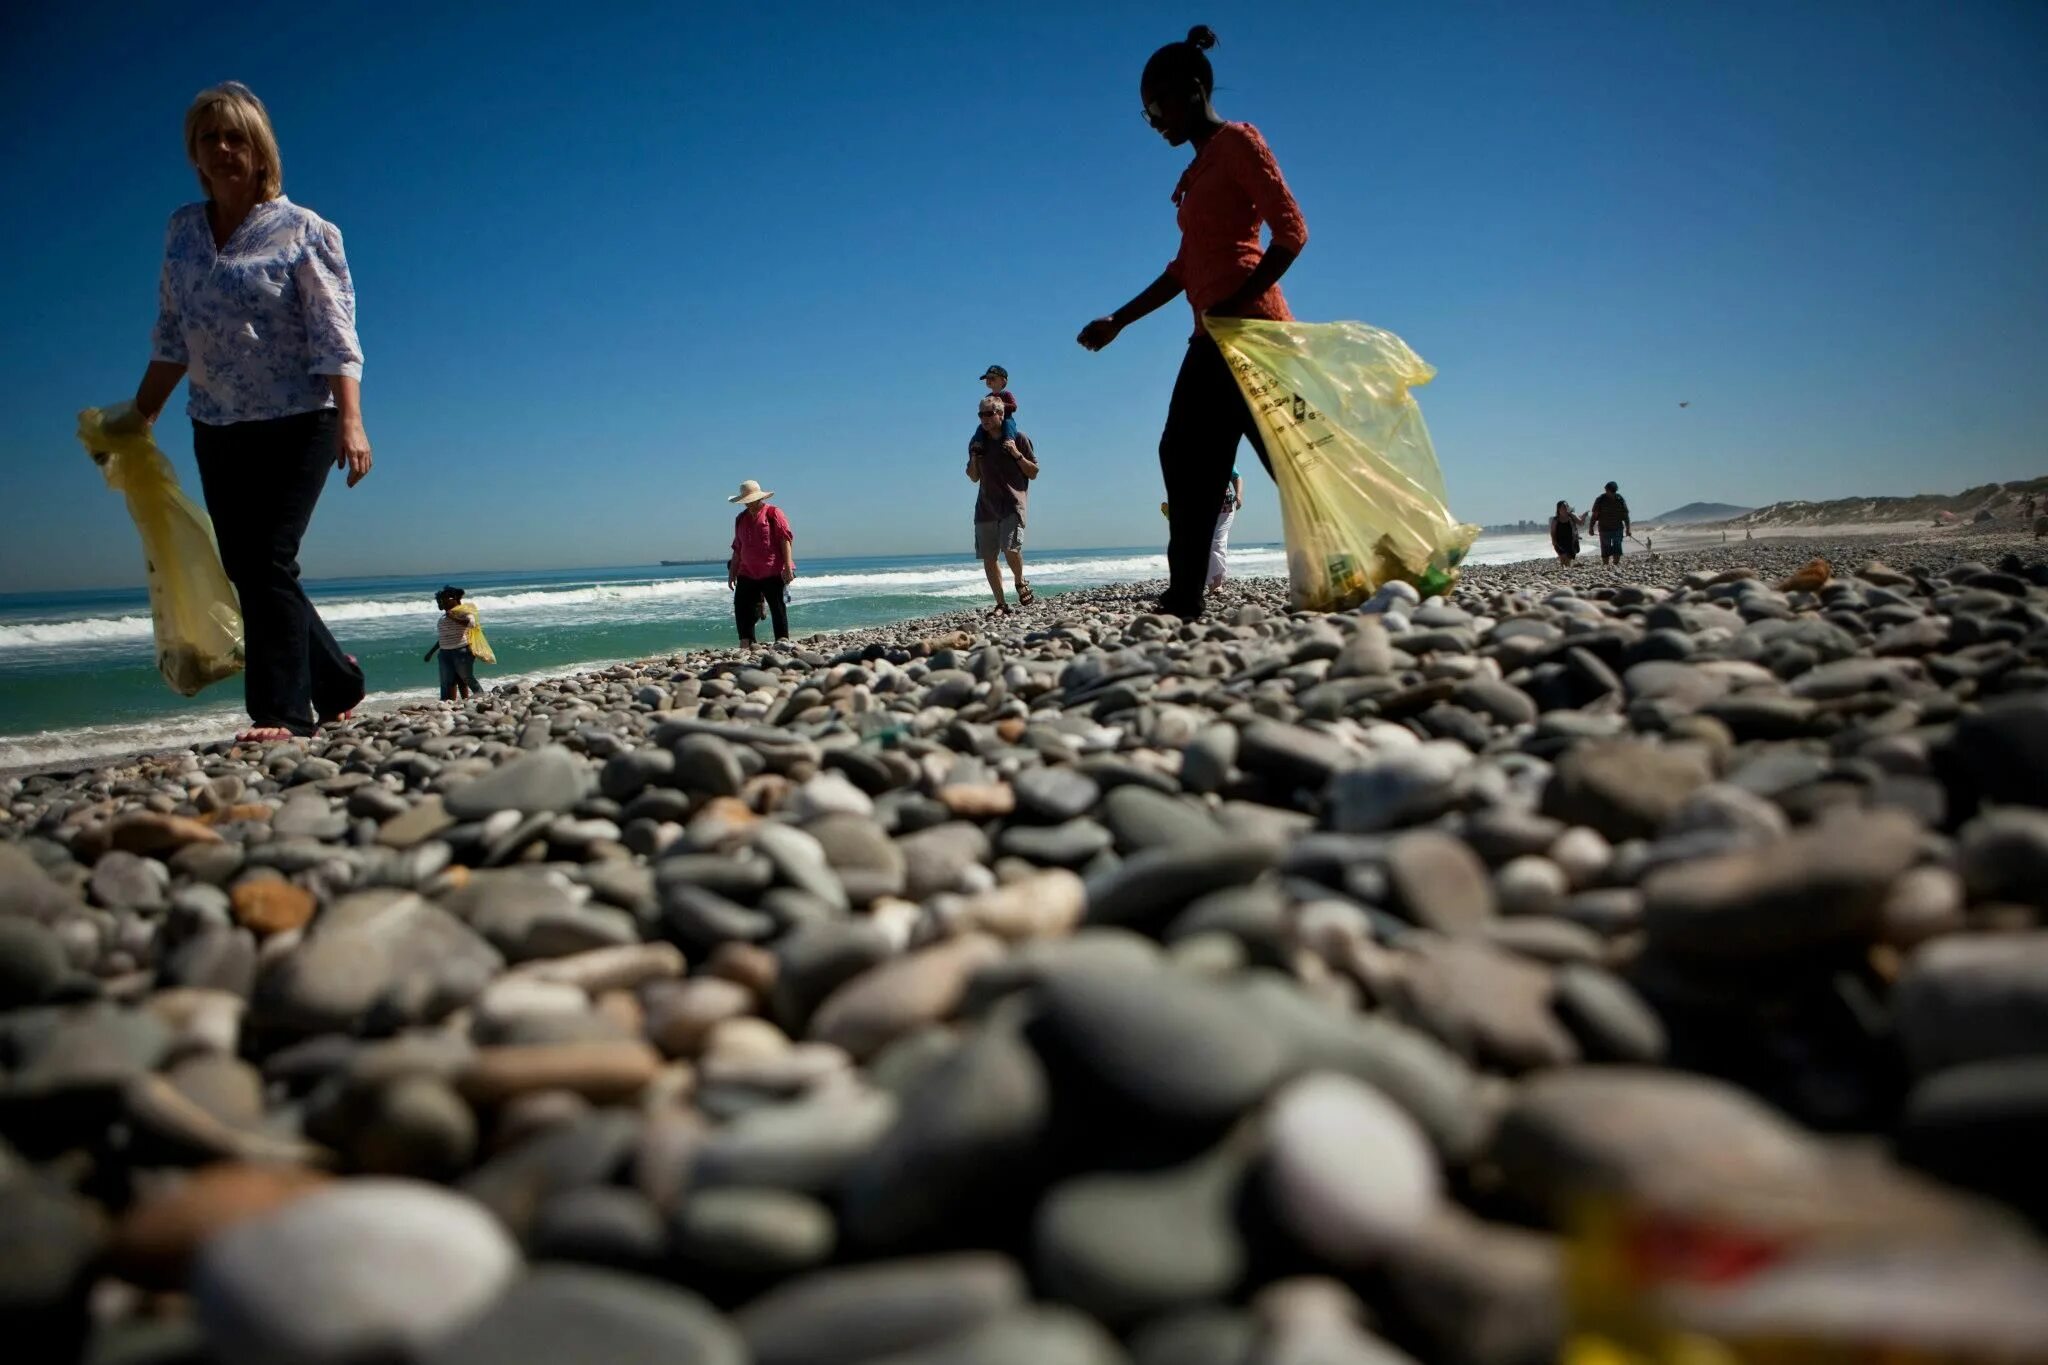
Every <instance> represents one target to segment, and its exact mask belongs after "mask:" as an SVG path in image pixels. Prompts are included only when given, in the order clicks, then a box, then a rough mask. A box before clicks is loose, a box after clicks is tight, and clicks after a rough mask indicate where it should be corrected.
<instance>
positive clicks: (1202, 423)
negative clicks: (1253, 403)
mask: <svg viewBox="0 0 2048 1365" xmlns="http://www.w3.org/2000/svg"><path fill="white" fill-rule="evenodd" d="M1239 437H1247V438H1249V439H1250V441H1251V443H1252V450H1253V451H1254V452H1255V453H1257V455H1258V457H1259V463H1260V464H1263V465H1264V466H1266V473H1267V474H1269V475H1270V474H1271V473H1272V472H1273V462H1272V461H1271V460H1269V459H1267V458H1266V443H1265V442H1264V441H1263V440H1261V439H1260V438H1259V429H1258V426H1257V425H1256V424H1255V423H1254V422H1253V420H1252V410H1251V407H1250V405H1249V404H1247V403H1246V402H1245V401H1244V393H1243V392H1242V391H1241V390H1240V389H1239V388H1238V387H1237V378H1236V376H1234V375H1233V374H1231V372H1230V363H1229V362H1228V361H1226V360H1225V359H1224V358H1223V352H1221V351H1219V350H1217V349H1216V343H1215V342H1214V341H1211V340H1210V339H1209V338H1208V337H1207V336H1198V337H1196V338H1194V339H1193V340H1191V341H1189V342H1188V353H1187V355H1186V356H1185V357H1184V358H1183V359H1182V360H1181V362H1180V377H1179V378H1177V379H1175V380H1174V381H1173V401H1172V403H1170V404H1169V405H1168V406H1167V409H1166V430H1165V431H1164V432H1163V433H1161V435H1160V437H1159V472H1160V473H1161V474H1163V475H1165V477H1166V502H1167V509H1168V512H1167V523H1166V524H1167V539H1166V572H1167V589H1166V596H1165V597H1164V598H1163V599H1161V601H1162V605H1163V606H1164V607H1165V608H1166V609H1167V610H1169V611H1172V612H1174V613H1176V614H1178V615H1181V616H1187V617H1194V616H1199V615H1201V613H1202V595H1203V592H1204V590H1205V589H1206V587H1207V585H1208V581H1209V546H1210V544H1211V543H1212V542H1213V541H1214V540H1215V538H1216V509H1217V508H1219V507H1221V506H1222V505H1223V499H1224V497H1225V496H1226V495H1227V494H1228V493H1229V491H1230V469H1231V466H1232V465H1234V464H1235V463H1236V462H1237V442H1238V438H1239Z"/></svg>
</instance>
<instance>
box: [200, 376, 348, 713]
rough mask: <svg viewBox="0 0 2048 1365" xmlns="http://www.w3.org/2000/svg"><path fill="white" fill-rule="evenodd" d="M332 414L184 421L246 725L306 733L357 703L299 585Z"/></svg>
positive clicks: (327, 457) (329, 454)
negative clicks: (229, 625)
mask: <svg viewBox="0 0 2048 1365" xmlns="http://www.w3.org/2000/svg"><path fill="white" fill-rule="evenodd" d="M334 424H335V415H334V410H333V409H332V408H323V409H321V410H319V411H317V412H302V413H298V414H296V415H294V416H291V417H277V418H273V419H271V420H269V421H265V422H235V423H232V424H230V425H228V426H208V425H207V424H205V423H204V422H194V423H193V424H192V453H193V455H194V456H195V457H196V458H197V460H198V462H199V483H200V487H201V488H202V489H204V490H205V494H206V511H207V514H208V515H209V516H211V517H212V518H213V534H214V538H215V539H216V540H217V541H219V542H220V562H221V567H222V568H224V569H226V570H227V573H228V580H229V581H230V582H232V583H233V584H234V585H235V592H236V594H237V595H239V596H240V598H241V599H242V649H243V653H244V654H245V655H246V656H247V659H248V667H247V668H246V669H245V670H244V672H243V674H242V688H243V695H244V696H245V697H246V698H247V702H248V707H249V719H250V720H251V721H252V722H254V723H255V724H257V725H259V726H276V727H279V728H282V729H285V730H289V731H291V732H292V733H293V734H295V735H310V734H312V733H313V730H314V727H315V725H316V723H317V722H318V721H319V720H320V719H323V718H325V719H332V718H333V717H335V716H338V715H340V714H341V713H342V712H344V711H347V710H351V709H353V708H354V706H355V705H356V703H357V702H360V701H361V700H362V699H363V670H362V669H360V668H358V667H356V665H355V664H353V663H351V662H350V661H349V658H348V655H347V654H345V653H343V652H342V648H341V646H340V645H338V644H336V643H335V641H334V637H333V636H332V635H330V634H329V633H328V631H327V626H326V624H325V623H324V622H323V621H321V619H320V613H319V612H317V611H314V610H313V604H312V603H311V602H309V601H307V600H306V593H305V590H304V589H303V588H301V587H300V586H299V540H300V538H301V537H303V536H304V535H305V534H306V524H307V523H308V522H310V521H311V520H312V518H313V505H314V504H315V503H317V502H318V501H320V489H321V487H322V486H323V485H325V484H326V482H327V472H328V471H329V470H330V469H332V468H333V467H334Z"/></svg>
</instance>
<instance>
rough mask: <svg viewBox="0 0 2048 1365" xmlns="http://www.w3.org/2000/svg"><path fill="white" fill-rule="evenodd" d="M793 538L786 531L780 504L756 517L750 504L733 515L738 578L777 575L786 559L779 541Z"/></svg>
mask: <svg viewBox="0 0 2048 1365" xmlns="http://www.w3.org/2000/svg"><path fill="white" fill-rule="evenodd" d="M793 539H795V537H794V536H792V535H791V534H790V532H789V518H788V517H785V516H783V515H782V509H781V508H780V507H770V508H768V509H766V510H765V511H763V512H762V513H761V514H760V515H758V516H756V515H755V513H754V509H753V508H751V507H749V508H747V509H746V510H745V511H743V512H741V513H740V514H739V516H738V517H736V518H734V520H733V524H732V552H733V557H734V558H736V559H737V560H738V561H739V573H740V577H741V578H780V577H781V576H782V570H783V568H784V566H785V564H786V562H787V561H786V560H785V559H784V557H783V553H782V542H783V541H785V540H793Z"/></svg>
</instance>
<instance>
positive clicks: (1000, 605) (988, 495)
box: [967, 393, 1038, 612]
mask: <svg viewBox="0 0 2048 1365" xmlns="http://www.w3.org/2000/svg"><path fill="white" fill-rule="evenodd" d="M1008 415H1009V414H1008V412H1007V410H1006V409H1005V407H1004V405H1003V400H1002V397H1001V395H999V394H993V393H992V394H990V395H989V396H988V397H986V398H984V399H982V400H981V408H980V413H979V416H980V420H981V425H980V427H979V428H978V429H977V430H976V431H975V433H974V436H973V438H972V439H971V440H969V441H968V443H967V477H968V479H969V480H971V481H972V482H973V483H975V484H976V485H977V486H978V490H979V491H977V492H976V493H975V495H974V556H975V558H977V559H979V560H980V561H981V568H982V572H984V573H986V574H987V575H988V585H989V588H990V589H991V590H992V591H993V592H994V593H995V595H996V610H997V611H1000V612H1007V611H1008V610H1009V609H1010V604H1009V602H1008V601H1007V600H1005V598H1004V596H1003V571H1002V569H1001V567H1000V566H998V565H997V563H996V556H997V554H998V553H1000V554H1001V555H1003V556H1004V557H1005V558H1007V559H1008V560H1009V561H1010V577H1011V578H1012V579H1013V580H1015V582H1016V584H1017V604H1018V605H1019V606H1024V607H1028V606H1030V605H1031V604H1032V602H1033V601H1035V600H1036V595H1035V594H1034V593H1033V592H1032V590H1031V584H1030V583H1029V582H1027V581H1026V580H1025V578H1024V509H1025V507H1026V505H1027V504H1028V503H1029V502H1030V500H1031V480H1033V479H1035V478H1037V477H1038V455H1037V452H1035V451H1034V450H1032V448H1031V438H1030V437H1029V436H1026V435H1025V434H1024V433H1023V432H1021V431H1020V432H1017V433H1016V435H1015V436H1014V437H1005V436H1004V434H1003V430H1004V421H1005V419H1006V418H1007V417H1008Z"/></svg>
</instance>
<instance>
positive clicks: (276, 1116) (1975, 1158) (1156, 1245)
mask: <svg viewBox="0 0 2048 1365" xmlns="http://www.w3.org/2000/svg"><path fill="white" fill-rule="evenodd" d="M1630 549H1631V551H1634V550H1636V549H1637V547H1636V546H1634V545H1631V546H1630ZM1816 558H1820V559H1824V560H1826V561H1827V563H1828V566H1829V572H1828V573H1827V574H1826V576H1825V578H1824V580H1823V579H1822V577H1821V576H1820V575H1818V574H1813V575H1811V576H1804V577H1802V573H1803V571H1805V570H1807V568H1808V566H1809V564H1810V562H1811V561H1813V560H1815V559H1816ZM1159 586H1160V585H1158V584H1150V585H1148V584H1123V585H1115V586H1111V587H1106V588H1086V589H1077V590H1074V591H1070V592H1065V593H1060V594H1058V595H1051V594H1048V595H1045V596H1043V597H1041V599H1040V600H1039V602H1038V604H1037V605H1036V606H1034V607H1033V608H1031V609H1029V610H1019V611H1016V612H1013V613H1012V614H1010V615H1007V616H991V615H989V614H988V613H987V611H986V610H985V609H984V610H980V611H974V612H962V613H957V614H954V615H950V616H944V617H936V618H931V619H927V620H923V621H917V622H909V623H904V624H901V625H897V626H892V627H886V628H879V629H870V630H859V631H848V632H844V633H840V634H834V635H831V636H818V637H811V638H809V639H799V640H797V641H795V642H794V643H793V644H792V645H791V646H790V647H788V648H787V649H786V650H784V651H782V652H762V651H751V652H748V653H745V654H740V653H738V652H734V651H711V652H703V653H695V654H690V655H681V656H676V657H673V658H666V659H658V660H647V661H643V662H640V663H635V664H630V665H619V666H614V667H609V668H605V669H602V670H599V671H594V672H590V673H585V674H581V675H577V676H573V677H567V678H561V679H555V680H551V681H546V682H540V683H534V684H522V685H516V686H508V687H501V688H498V689H495V690H493V691H491V692H490V693H489V694H488V695H486V696H484V697H481V698H479V699H476V700H474V701H472V702H470V703H467V704H465V705H463V706H461V707H460V708H456V707H453V706H446V707H444V706H441V705H433V704H428V705H416V706H410V707H406V708H402V709H399V710H396V711H391V712H387V713H381V714H374V715H365V716H362V717H360V718H358V719H356V720H353V721H351V722H348V723H346V724H343V725H340V726H338V727H335V728H332V729H330V730H327V731H324V732H323V733H322V734H321V735H320V736H319V737H317V738H315V739H313V740H310V741H307V742H305V743H302V744H297V745H279V746H273V747H267V748H265V747H256V746H243V747H236V746H234V745H232V744H229V743H220V744H215V745H211V746H203V747H200V748H196V749H189V750H178V751H175V752H171V753H164V754H154V755H148V756H142V757H134V758H129V759H124V760H120V761H118V762H114V763H109V764H105V765H101V766H96V767H93V768H91V769H88V770H81V771H67V772H40V773H31V774H24V775H17V776H13V777H9V778H5V779H0V1325H4V1327H5V1328H6V1329H7V1339H8V1341H9V1342H10V1343H12V1344H14V1345H16V1346H21V1345H24V1344H25V1345H26V1346H27V1349H28V1351H29V1353H28V1354H27V1355H16V1356H13V1358H15V1359H26V1360H45V1359H47V1360H72V1359H85V1360H91V1361H95V1362H104V1363H106V1365H111V1363H112V1362H115V1361H120V1362H129V1363H130V1365H139V1363H140V1362H162V1363H165V1365H168V1362H217V1363H218V1365H259V1363H260V1365H269V1363H271V1362H282V1361H292V1362H307V1363H309V1365H323V1363H326V1362H335V1363H337V1365H339V1363H344V1362H431V1363H432V1365H472V1363H474V1365H486V1363H487V1362H488V1363H489V1365H524V1363H525V1362H534V1363H535V1365H539V1363H540V1362H561V1361H570V1360H576V1361H585V1360H587V1361H593V1362H595V1361H619V1362H641V1361H646V1362H656V1361H659V1362H664V1363H665V1365H1310V1363H1311V1362H1313V1363H1314V1365H1353V1363H1355V1365H1385V1363H1386V1362H1399V1361H1449V1362H1475V1365H1495V1363H1501V1365H1508V1363H1512V1362H1538V1361H1547V1360H1555V1359H1558V1358H1559V1355H1560V1352H1561V1350H1563V1349H1564V1347H1565V1344H1566V1342H1567V1339H1568V1337H1569V1336H1570V1334H1571V1333H1573V1332H1574V1331H1575V1330H1576V1331H1579V1332H1582V1333H1583V1332H1585V1331H1587V1330H1588V1326H1589V1323H1593V1322H1594V1321H1595V1320H1596V1319H1597V1318H1598V1317H1599V1311H1600V1305H1599V1303H1597V1302H1595V1300H1597V1299H1598V1297H1599V1296H1598V1295H1591V1296H1590V1297H1589V1291H1588V1290H1587V1284H1588V1283H1589V1280H1588V1275H1587V1267H1588V1266H1591V1265H1594V1264H1595V1262H1596V1253H1595V1251H1594V1250H1591V1249H1589V1248H1593V1247H1594V1246H1595V1244H1596V1243H1597V1236H1596V1233H1597V1229H1598V1227H1599V1226H1602V1224H1600V1223H1599V1221H1598V1220H1599V1218H1600V1217H1603V1216H1611V1217H1621V1218H1627V1217H1633V1216H1637V1215H1639V1214H1645V1215H1647V1214H1654V1215H1656V1216H1658V1217H1666V1218H1670V1219H1676V1220H1679V1221H1680V1222H1681V1223H1685V1224H1686V1225H1687V1226H1691V1225H1693V1223H1696V1222H1698V1221H1699V1220H1706V1221H1709V1222H1714V1223H1715V1226H1716V1227H1717V1228H1718V1229H1719V1230H1721V1231H1723V1232H1726V1231H1727V1230H1728V1229H1731V1228H1733V1229H1739V1230H1740V1231H1741V1232H1742V1234H1743V1235H1744V1236H1745V1237H1748V1238H1749V1239H1751V1240H1749V1241H1746V1242H1743V1243H1742V1245H1743V1246H1744V1247H1746V1248H1749V1249H1751V1250H1754V1249H1755V1248H1757V1247H1766V1248H1767V1249H1768V1254H1762V1253H1759V1254H1757V1255H1755V1256H1751V1257H1749V1258H1748V1259H1746V1260H1745V1261H1744V1263H1743V1264H1744V1270H1743V1273H1742V1274H1741V1275H1739V1276H1732V1275H1721V1276H1719V1278H1718V1279H1714V1277H1711V1276H1705V1275H1702V1276H1701V1277H1699V1279H1698V1282H1697V1283H1690V1282H1689V1284H1688V1287H1689V1288H1690V1289H1693V1290H1698V1291H1699V1292H1694V1293H1690V1294H1687V1295H1682V1296H1680V1297H1681V1298H1683V1300H1684V1301H1683V1302H1682V1303H1679V1304H1677V1306H1675V1307H1674V1308H1673V1309H1672V1311H1673V1312H1677V1313H1680V1314H1681V1315H1683V1316H1684V1320H1685V1322H1686V1324H1687V1326H1688V1327H1689V1328H1690V1329H1692V1330H1696V1331H1699V1332H1701V1333H1703V1334H1705V1335H1707V1336H1709V1337H1712V1338H1714V1339H1718V1340H1726V1341H1743V1342H1747V1341H1752V1340H1757V1341H1762V1340H1770V1341H1779V1342H1782V1341H1794V1342H1801V1343H1826V1344H1831V1345H1840V1344H1854V1345H1867V1344H1868V1343H1870V1342H1881V1343H1885V1344H1887V1345H1890V1346H1893V1347H1896V1348H1898V1349H1900V1350H1910V1351H1918V1352H1920V1353H1921V1354H1920V1355H1914V1356H1907V1355H1900V1356H1898V1357H1896V1358H1900V1359H1905V1358H1911V1359H1928V1360H1935V1359H1982V1360H2020V1359H2040V1358H2042V1356H2041V1351H2042V1343H2043V1342H2048V1295H2044V1294H2043V1292H2042V1290H2043V1288H2044V1287H2048V1252H2044V1249H2043V1246H2042V1243H2041V1241H2040V1234H2041V1231H2042V1229H2043V1228H2048V1176H2044V1175H2043V1171H2044V1169H2048V1168H2044V1166H2043V1162H2042V1152H2043V1150H2044V1144H2048V922H2044V917H2048V542H2041V541H2034V540H2032V539H2029V538H2023V537H2021V536H2019V535H2016V534H1962V533H1939V534H1935V533H1921V532H1892V533H1888V534H1885V535H1876V536H1858V537H1827V538H1820V539H1800V538H1777V539H1772V540H1769V541H1757V542H1753V543H1746V544H1728V545H1707V546H1703V547H1698V548H1688V549H1684V550H1680V551H1675V552H1674V551H1667V552H1663V553H1660V554H1658V555H1657V556H1655V557H1645V556H1642V555H1640V554H1634V553H1632V554H1631V555H1630V556H1629V557H1628V558H1627V559H1625V560H1624V562H1623V564H1622V565H1621V566H1620V568H1619V569H1617V570H1607V569H1603V568H1601V567H1600V566H1599V565H1598V563H1597V559H1596V558H1595V557H1592V556H1587V557H1583V558H1582V559H1581V561H1580V562H1579V564H1577V565H1575V566H1573V567H1570V568H1562V567H1560V566H1558V565H1557V564H1556V563H1555V562H1554V561H1532V562H1528V563H1522V564H1513V565H1483V566H1473V567H1469V568H1468V569H1467V570H1466V571H1465V573H1464V576H1463V578H1462V580H1461V582H1460V583H1459V585H1458V587H1457V588H1456V589H1455V590H1454V591H1453V592H1452V593H1451V594H1450V595H1449V596H1448V597H1446V598H1443V599H1435V600H1431V601H1427V602H1419V601H1417V600H1416V597H1415V594H1414V593H1413V592H1412V591H1407V590H1404V589H1403V588H1402V587H1401V586H1400V585H1396V586H1394V587H1390V588H1388V589H1386V590H1383V591H1382V592H1381V593H1380V594H1379V595H1378V596H1377V597H1375V598H1374V600H1373V601H1372V602H1370V603H1368V604H1366V606H1365V607H1364V608H1362V609H1360V610H1358V611H1353V612H1345V613H1338V614H1330V615H1319V614H1307V613H1292V612H1290V611H1289V610H1288V607H1287V596H1286V586H1285V584H1284V583H1283V582H1280V581H1277V580H1271V579H1250V580H1244V581H1239V582H1232V583H1230V584H1228V585H1226V586H1225V588H1224V589H1222V590H1221V591H1220V592H1219V593H1218V594H1217V595H1216V597H1215V598H1214V599H1213V600H1212V606H1211V611H1210V613H1209V615H1208V616H1207V617H1206V618H1205V619H1204V620H1202V621H1200V622H1195V623H1190V624H1184V623H1182V622H1180V621H1179V620H1177V619H1173V618H1166V617H1160V616H1156V615H1152V614H1150V612H1149V604H1150V602H1151V599H1152V598H1153V597H1154V596H1156V594H1157V591H1158V588H1159ZM1688 1220H1690V1221H1688ZM1717 1245H1722V1244H1720V1243H1717ZM1677 1278H1679V1279H1684V1278H1685V1276H1683V1275H1679V1276H1678V1277H1677ZM1710 1279H1714V1284H1715V1286H1718V1288H1717V1291H1716V1292H1705V1290H1704V1289H1702V1288H1701V1287H1702V1286H1705V1285H1707V1282H1708V1280H1710ZM1659 1311H1662V1310H1661V1309H1660V1310H1659ZM1624 1316H1625V1315H1624ZM1616 1330H1620V1329H1619V1328H1618V1327H1617V1329H1616ZM1588 1358H1590V1357H1588Z"/></svg>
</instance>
